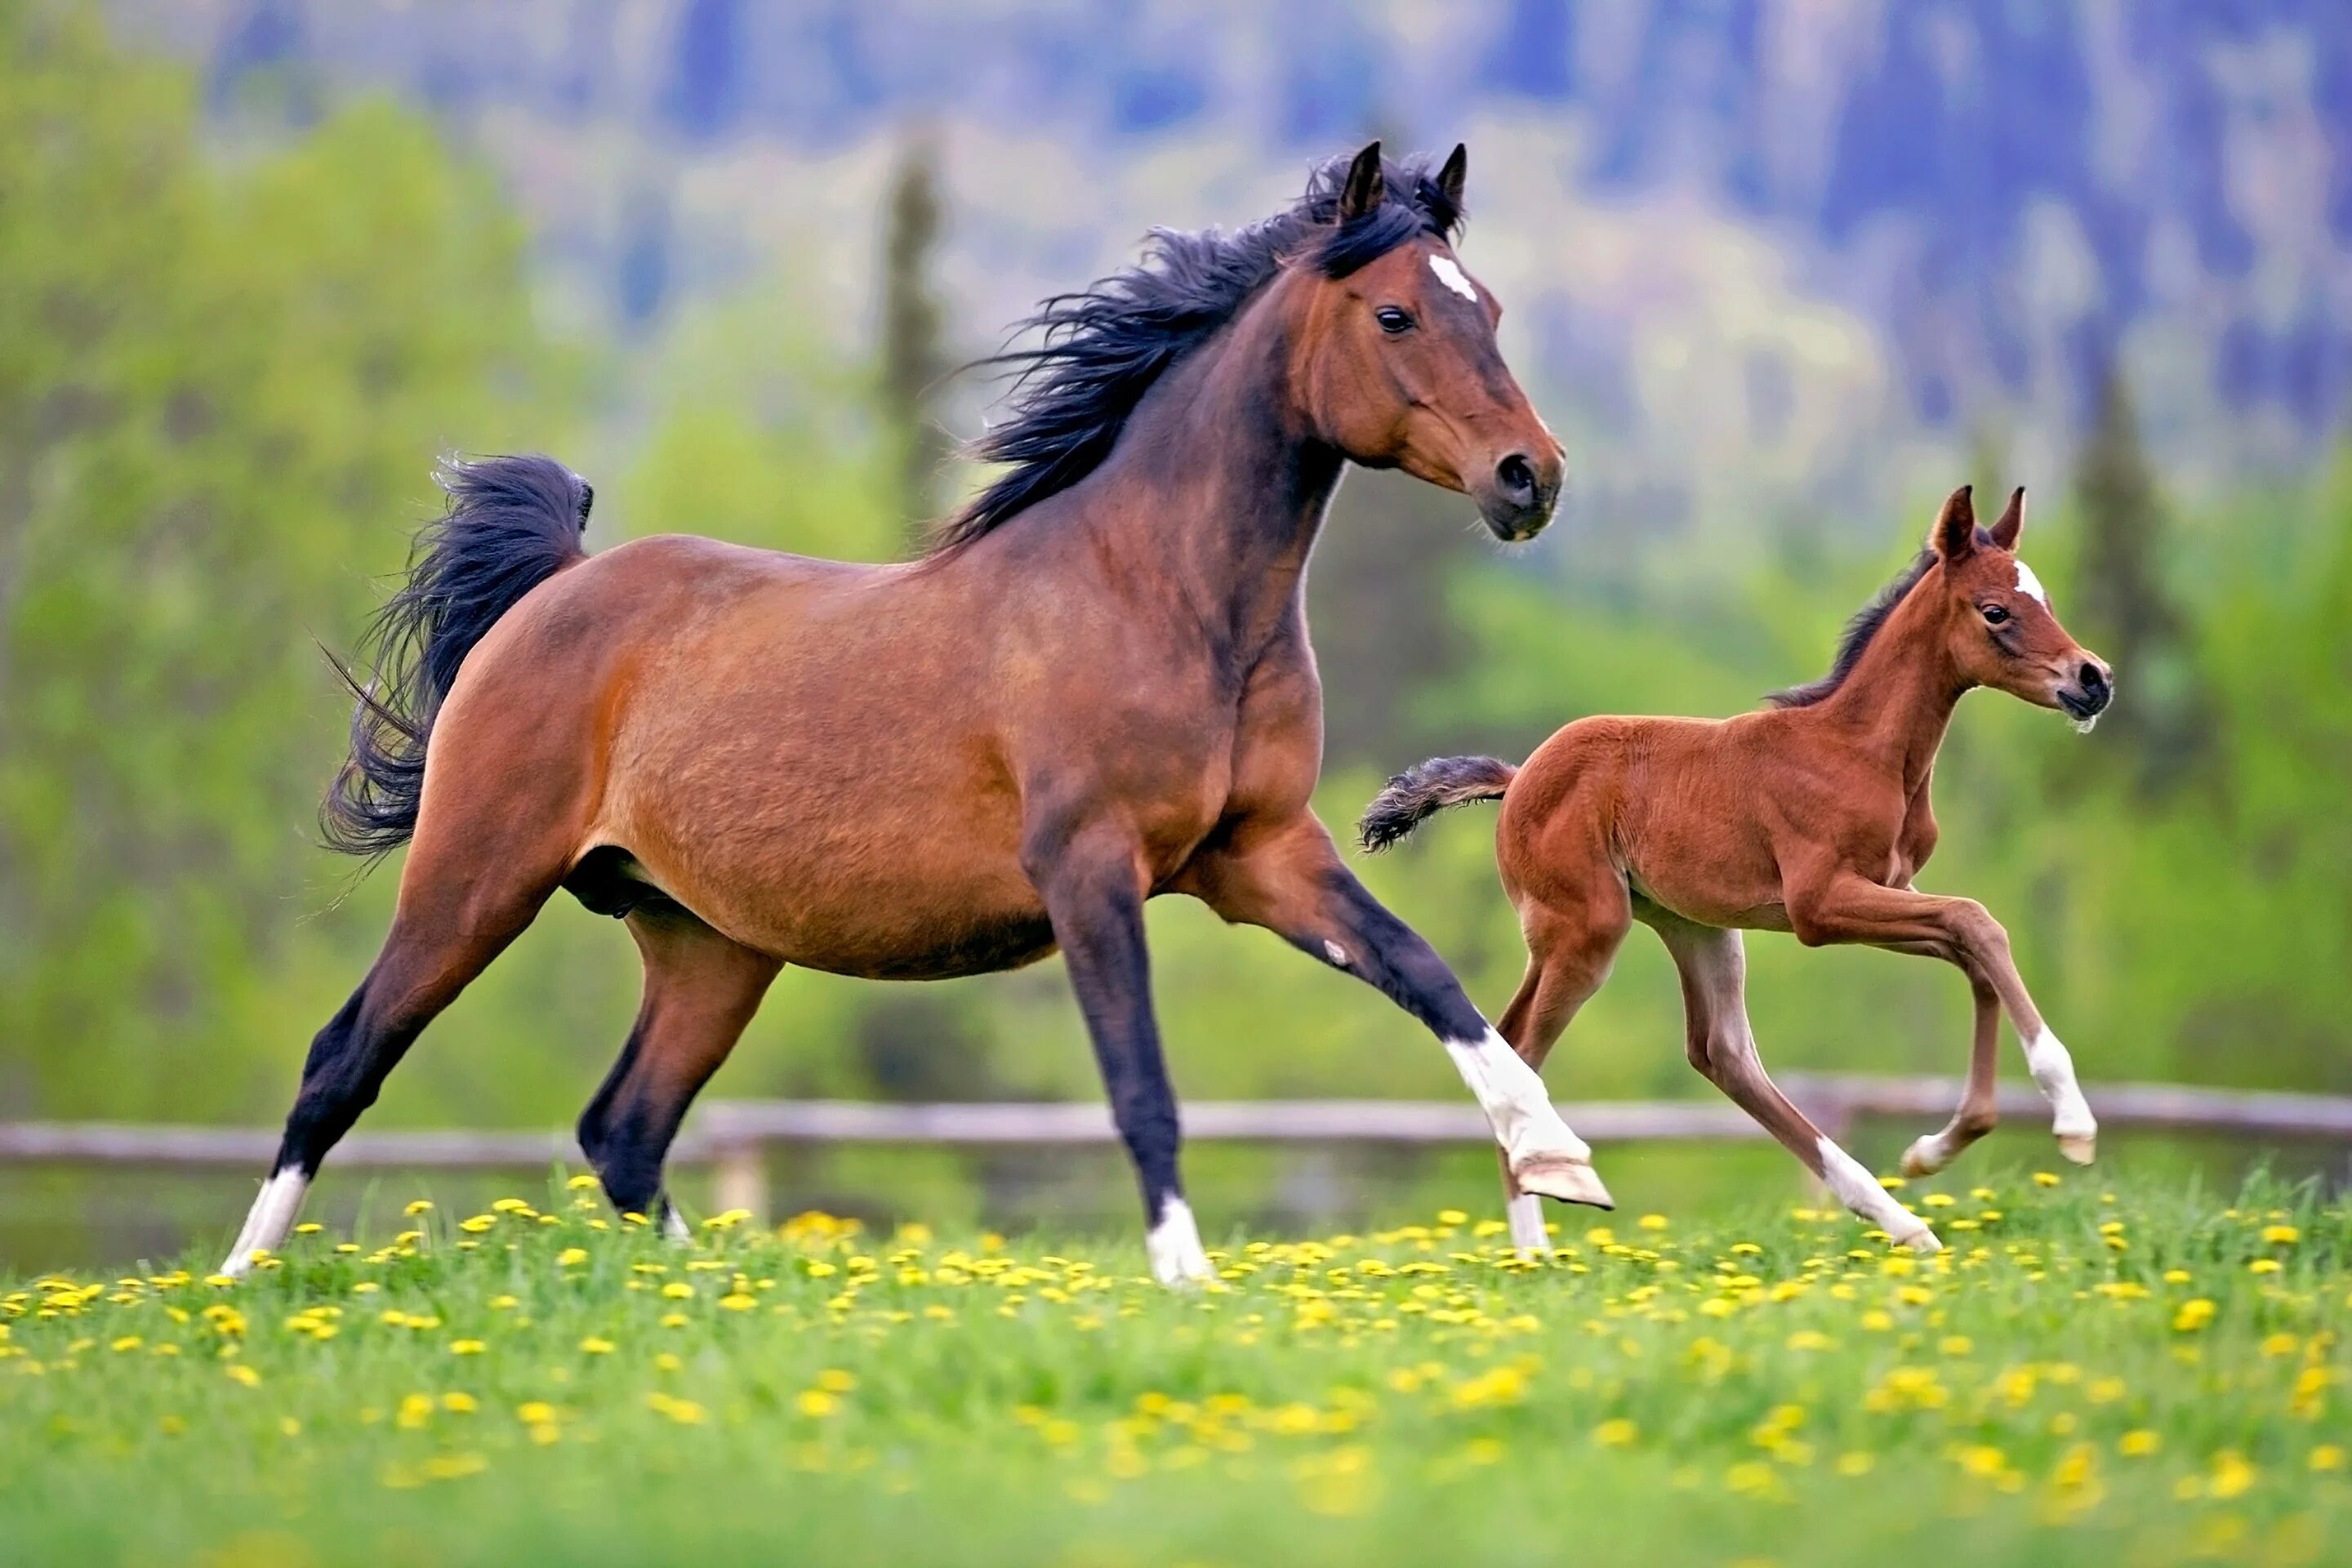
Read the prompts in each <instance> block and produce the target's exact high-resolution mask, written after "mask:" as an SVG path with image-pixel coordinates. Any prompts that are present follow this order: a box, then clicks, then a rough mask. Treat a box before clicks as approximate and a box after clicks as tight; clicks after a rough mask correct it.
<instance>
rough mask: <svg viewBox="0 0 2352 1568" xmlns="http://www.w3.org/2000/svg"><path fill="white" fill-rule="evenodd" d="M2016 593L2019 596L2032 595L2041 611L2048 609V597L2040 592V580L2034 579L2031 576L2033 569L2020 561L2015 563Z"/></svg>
mask: <svg viewBox="0 0 2352 1568" xmlns="http://www.w3.org/2000/svg"><path fill="white" fill-rule="evenodd" d="M2017 591H2018V592H2019V593H2021V594H2030V595H2032V596H2033V598H2034V599H2035V600H2036V601H2037V602H2038V603H2039V604H2040V605H2042V608H2043V609H2045V610H2046V609H2048V608H2049V607H2050V595H2048V594H2046V593H2044V592H2042V579H2041V578H2039V577H2036V576H2035V575H2034V574H2033V568H2032V567H2031V566H2028V565H2027V564H2026V563H2024V562H2023V561H2022V560H2021V561H2019V562H2018V563H2017Z"/></svg>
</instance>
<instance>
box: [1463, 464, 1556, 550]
mask: <svg viewBox="0 0 2352 1568" xmlns="http://www.w3.org/2000/svg"><path fill="white" fill-rule="evenodd" d="M1562 467H1563V465H1562V464H1561V463H1560V461H1559V458H1557V457H1554V458H1533V457H1530V456H1528V454H1527V453H1525V452H1512V453H1510V454H1508V455H1507V456H1506V457H1505V458H1503V459H1502V460H1501V461H1500V462H1498V463H1496V465H1495V471H1494V473H1493V475H1492V476H1491V477H1490V478H1489V479H1488V480H1487V482H1486V484H1484V485H1482V486H1480V487H1479V489H1478V491H1477V501H1478V515H1479V517H1480V518H1481V519H1483V520H1484V521H1485V522H1486V527H1487V528H1488V529H1489V530H1490V531H1492V532H1493V533H1494V535H1495V537H1496V538H1497V539H1500V540H1503V541H1505V542H1517V541H1519V540H1523V539H1533V538H1534V537H1535V536H1536V535H1537V534H1538V533H1541V532H1542V531H1544V525H1545V524H1546V523H1549V521H1551V514H1552V511H1553V509H1554V508H1556V507H1557V506H1559V487H1560V479H1561V475H1562Z"/></svg>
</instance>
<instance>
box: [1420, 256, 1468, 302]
mask: <svg viewBox="0 0 2352 1568" xmlns="http://www.w3.org/2000/svg"><path fill="white" fill-rule="evenodd" d="M1429 269H1430V270H1431V271H1432V272H1434V273H1436V274H1437V280H1438V281H1439V282H1440V283H1443V284H1444V285H1445V286H1446V287H1447V288H1448V289H1453V290H1454V292H1455V293H1456V294H1459V295H1461V296H1462V297H1463V298H1464V299H1465V300H1469V301H1470V302H1471V303H1472V304H1474V305H1475V304H1476V303H1477V302H1478V290H1477V289H1475V288H1474V287H1472V286H1471V282H1470V275H1469V274H1468V273H1466V272H1465V271H1463V270H1462V268H1460V267H1459V266H1458V265H1456V264H1455V262H1454V258H1452V257H1450V256H1439V255H1437V254H1436V253H1435V252H1432V253H1431V254H1430V258H1429Z"/></svg>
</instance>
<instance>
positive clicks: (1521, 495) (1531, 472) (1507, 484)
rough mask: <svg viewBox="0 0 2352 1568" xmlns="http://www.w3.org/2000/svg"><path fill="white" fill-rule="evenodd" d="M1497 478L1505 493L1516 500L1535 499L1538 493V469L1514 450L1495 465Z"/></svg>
mask: <svg viewBox="0 0 2352 1568" xmlns="http://www.w3.org/2000/svg"><path fill="white" fill-rule="evenodd" d="M1495 479H1496V482H1497V483H1499V484H1500V485H1501V486H1502V487H1503V493H1504V494H1506V495H1507V496H1509V497H1510V498H1511V499H1512V500H1534V499H1535V494H1536V470H1535V468H1534V466H1533V465H1532V464H1530V463H1529V462H1528V460H1527V458H1525V457H1523V456H1521V455H1520V454H1519V453H1517V452H1514V453H1512V454H1511V455H1510V456H1509V457H1507V458H1504V459H1503V460H1502V461H1501V462H1499V463H1497V464H1496V465H1495Z"/></svg>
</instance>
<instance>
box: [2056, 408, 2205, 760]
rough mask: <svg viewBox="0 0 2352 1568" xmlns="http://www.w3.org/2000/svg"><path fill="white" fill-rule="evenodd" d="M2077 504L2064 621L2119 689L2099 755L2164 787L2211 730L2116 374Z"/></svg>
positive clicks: (2160, 519)
mask: <svg viewBox="0 0 2352 1568" xmlns="http://www.w3.org/2000/svg"><path fill="white" fill-rule="evenodd" d="M2074 496H2075V502H2076V505H2077V506H2078V508H2079V509H2080V510H2081V512H2082V518H2083V529H2082V534H2083V537H2082V543H2081V546H2080V555H2079V557H2078V559H2077V563H2076V566H2075V571H2074V599H2075V604H2074V607H2073V608H2072V609H2070V610H2069V611H2068V612H2067V618H2068V624H2069V627H2070V629H2072V630H2073V631H2074V633H2075V635H2076V636H2077V637H2081V638H2083V640H2084V642H2085V643H2087V644H2088V645H2089V646H2090V647H2094V648H2095V649H2097V650H2098V651H2099V653H2100V654H2101V655H2102V656H2103V657H2105V658H2106V659H2107V660H2108V661H2109V662H2111V663H2112V664H2114V666H2115V667H2116V675H2117V680H2118V691H2119V692H2120V698H2119V700H2117V702H2116V706H2115V710H2114V711H2112V712H2111V713H2109V714H2107V715H2106V716H2105V718H2104V719H2102V720H2101V721H2100V728H2101V729H2102V730H2103V731H2106V732H2107V733H2108V734H2109V735H2111V736H2112V737H2113V740H2112V741H2111V742H2109V743H2108V744H2107V745H2106V746H2105V747H2103V748H2102V749H2101V752H2100V754H2102V755H2105V756H2109V757H2116V756H2121V757H2126V758H2128V766H2129V768H2130V769H2131V772H2132V773H2133V778H2134V782H2135V784H2136V785H2137V788H2138V789H2139V790H2140V791H2141V793H2143V794H2147V795H2161V794H2164V793H2166V792H2168V791H2169V790H2171V789H2174V788H2177V787H2178V786H2179V785H2180V784H2183V783H2185V782H2186V781H2188V780H2189V778H2191V777H2193V776H2194V775H2195V773H2196V771H2197V768H2198V765H2199V763H2200V760H2201V759H2202V758H2203V756H2204V754H2205V752H2206V751H2207V749H2208V743H2209V741H2210V712H2209V703H2208V701H2207V699H2206V696H2205V694H2204V692H2203V690H2202V689H2201V683H2200V679H2199V676H2198V672H2197V668H2196V652H2195V648H2194V647H2193V646H2192V643H2191V640H2190V636H2189V625H2188V622H2187V620H2186V619H2185V618H2184V617H2183V616H2182V615H2181V614H2180V611H2179V608H2178V607H2177V606H2176V605H2174V604H2173V602H2172V599H2171V596H2170V594H2169V592H2168V589H2167V586H2166V584H2165V582H2164V562H2165V529H2164V507H2163V501H2162V499H2161V498H2160V497H2159V496H2158V493H2157V484H2156V474H2155V471H2154V470H2153V468H2151V467H2150V465H2149V463H2148V460H2147V451H2146V449H2145V448H2144V447H2142V446H2141V444H2140V438H2139V424H2138V421H2137V419H2136V418H2135V417H2134V416H2133V412H2132V404H2131V394H2130V391H2129V389H2128V388H2126V385H2125V384H2124V380H2123V377H2122V375H2121V374H2119V373H2118V372H2116V370H2115V369H2114V367H2113V366H2110V367H2109V368H2108V369H2107V371H2106V374H2105V377H2104V378H2103V379H2102V380H2101V382H2100V384H2099V393H2098V413H2097V416H2096V419H2095V422H2094V424H2093V426H2092V428H2091V434H2090V437H2089V439H2087V440H2086V441H2084V444H2083V448H2082V451H2081V453H2080V455H2079V457H2078V458H2077V460H2076V468H2075V475H2074Z"/></svg>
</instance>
